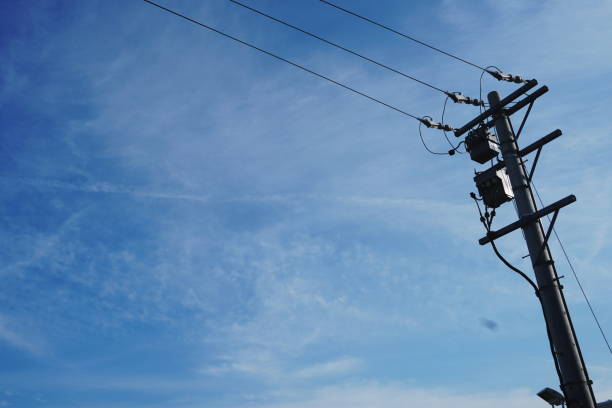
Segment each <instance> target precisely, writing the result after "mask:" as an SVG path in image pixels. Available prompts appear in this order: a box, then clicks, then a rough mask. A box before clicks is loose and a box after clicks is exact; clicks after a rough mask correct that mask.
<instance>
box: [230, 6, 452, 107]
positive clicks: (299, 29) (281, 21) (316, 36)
mask: <svg viewBox="0 0 612 408" xmlns="http://www.w3.org/2000/svg"><path fill="white" fill-rule="evenodd" d="M228 1H230V2H232V3H234V4H236V5H238V6H240V7H243V8H245V9H247V10H250V11H252V12H254V13H257V14H259V15H262V16H264V17H266V18H269V19H270V20H273V21H276V22H277V23H280V24H283V25H285V26H287V27H289V28H292V29H294V30H296V31H299V32H301V33H303V34H306V35H308V36H310V37H312V38H316V39H317V40H319V41H322V42H324V43H326V44H329V45H331V46H333V47H336V48H338V49H341V50H342V51H345V52H348V53H349V54H352V55H355V56H357V57H359V58H362V59H364V60H366V61H368V62H371V63H373V64H376V65H378V66H379V67H382V68H385V69H387V70H389V71H392V72H395V73H396V74H399V75H401V76H403V77H405V78H408V79H411V80H413V81H415V82H418V83H420V84H421V85H425V86H427V87H429V88H431V89H434V90H436V91H438V92H442V93H443V94H445V95H446V94H448V92H447V91H444V90H443V89H441V88H438V87H437V86H435V85H432V84H429V83H427V82H425V81H422V80H420V79H417V78H415V77H413V76H411V75H408V74H406V73H404V72H402V71H400V70H398V69H395V68H392V67H390V66H388V65H385V64H383V63H382V62H379V61H376V60H374V59H372V58H369V57H366V56H365V55H362V54H359V53H358V52H355V51H353V50H350V49H348V48H346V47H344V46H342V45H340V44H337V43H335V42H332V41H329V40H327V39H325V38H323V37H321V36H319V35H317V34H313V33H311V32H309V31H306V30H304V29H302V28H300V27H297V26H295V25H293V24H290V23H288V22H286V21H283V20H281V19H279V18H276V17H274V16H271V15H269V14H266V13H264V12H263V11H260V10H257V9H256V8H253V7H251V6H248V5H246V4H243V3H241V2H239V1H236V0H228Z"/></svg>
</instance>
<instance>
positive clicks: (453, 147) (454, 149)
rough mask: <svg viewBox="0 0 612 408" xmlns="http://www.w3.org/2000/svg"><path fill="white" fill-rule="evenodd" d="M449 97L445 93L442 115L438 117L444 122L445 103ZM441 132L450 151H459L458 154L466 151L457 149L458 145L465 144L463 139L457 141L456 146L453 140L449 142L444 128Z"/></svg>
mask: <svg viewBox="0 0 612 408" xmlns="http://www.w3.org/2000/svg"><path fill="white" fill-rule="evenodd" d="M449 98H450V96H448V95H447V96H446V98H445V99H444V106H443V107H442V116H441V118H440V121H441V122H442V123H444V115H445V114H446V104H447V103H448V100H449ZM442 132H443V133H444V138H445V139H446V141H447V142H448V144H449V145H450V147H452V151H454V152H456V153H459V154H465V153H466V152H462V151H461V150H459V147H461V145H462V144H465V140H462V141H460V142H459V143H457V146H455V145H454V144H453V142H451V141H450V139H449V138H448V134H447V133H446V130H442ZM464 147H465V146H464Z"/></svg>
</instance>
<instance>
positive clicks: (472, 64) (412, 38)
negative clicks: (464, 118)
mask: <svg viewBox="0 0 612 408" xmlns="http://www.w3.org/2000/svg"><path fill="white" fill-rule="evenodd" d="M319 1H320V2H321V3H325V4H327V5H329V6H332V7H334V8H336V9H338V10H340V11H343V12H345V13H347V14H350V15H352V16H354V17H357V18H359V19H361V20H364V21H367V22H368V23H371V24H374V25H377V26H378V27H380V28H384V29H385V30H387V31H391V32H392V33H395V34H397V35H399V36H401V37H404V38H407V39H408V40H410V41H414V42H415V43H417V44H421V45H423V46H425V47H427V48H430V49H432V50H434V51H437V52H439V53H441V54H444V55H446V56H448V57H451V58H454V59H456V60H457V61H461V62H463V63H465V64H468V65H471V66H473V67H474V68H478V69H480V70H482V71H486V68H483V67H481V66H480V65H477V64H474V63H473V62H470V61H467V60H465V59H463V58H461V57H458V56H456V55H453V54H451V53H450V52H446V51H444V50H441V49H439V48H437V47H434V46H433V45H430V44H427V43H425V42H423V41H421V40H417V39H416V38H414V37H411V36H409V35H408V34H404V33H402V32H400V31H397V30H395V29H393V28H391V27H389V26H386V25H384V24H382V23H379V22H377V21H374V20H372V19H370V18H367V17H364V16H362V15H360V14H357V13H355V12H353V11H351V10H347V9H345V8H344V7H340V6H339V5H337V4H334V3H332V2H330V1H327V0H319Z"/></svg>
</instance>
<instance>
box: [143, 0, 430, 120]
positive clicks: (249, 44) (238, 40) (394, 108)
mask: <svg viewBox="0 0 612 408" xmlns="http://www.w3.org/2000/svg"><path fill="white" fill-rule="evenodd" d="M143 1H144V2H146V3H149V4H150V5H152V6H155V7H157V8H159V9H161V10H164V11H166V12H168V13H170V14H174V15H175V16H177V17H180V18H182V19H184V20H186V21H189V22H191V23H194V24H196V25H198V26H200V27H203V28H206V29H207V30H210V31H213V32H215V33H217V34H219V35H221V36H224V37H226V38H229V39H231V40H234V41H236V42H238V43H240V44H242V45H245V46H247V47H249V48H252V49H254V50H257V51H259V52H262V53H264V54H266V55H269V56H271V57H273V58H276V59H278V60H280V61H283V62H285V63H287V64H289V65H292V66H294V67H296V68H299V69H301V70H303V71H306V72H308V73H309V74H312V75H315V76H317V77H319V78H321V79H324V80H326V81H329V82H331V83H333V84H335V85H338V86H340V87H342V88H344V89H346V90H348V91H351V92H353V93H356V94H357V95H361V96H363V97H365V98H368V99H369V100H371V101H373V102H376V103H378V104H380V105H383V106H385V107H387V108H389V109H392V110H394V111H396V112H399V113H401V114H403V115H406V116H409V117H411V118H413V119H416V120H419V117H418V116H416V115H413V114H411V113H408V112H406V111H403V110H401V109H399V108H397V107H395V106H393V105H390V104H388V103H386V102H383V101H381V100H380V99H376V98H374V97H372V96H370V95H368V94H366V93H364V92H361V91H358V90H356V89H354V88H351V87H350V86H348V85H345V84H343V83H341V82H338V81H336V80H334V79H331V78H329V77H327V76H325V75H322V74H319V73H318V72H315V71H313V70H311V69H308V68H306V67H304V66H302V65H299V64H297V63H295V62H293V61H290V60H288V59H286V58H283V57H281V56H279V55H276V54H274V53H272V52H270V51H266V50H264V49H263V48H259V47H257V46H255V45H253V44H251V43H248V42H246V41H243V40H241V39H239V38H237V37H234V36H232V35H230V34H226V33H224V32H223V31H221V30H218V29H216V28H214V27H211V26H209V25H206V24H204V23H202V22H200V21H197V20H194V19H192V18H190V17H187V16H185V15H183V14H180V13H178V12H176V11H174V10H171V9H169V8H167V7H164V6H162V5H159V4H157V3H155V2H153V1H151V0H143Z"/></svg>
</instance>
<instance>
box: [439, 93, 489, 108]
mask: <svg viewBox="0 0 612 408" xmlns="http://www.w3.org/2000/svg"><path fill="white" fill-rule="evenodd" d="M444 93H445V94H446V96H448V97H449V98H451V100H452V101H453V102H455V103H465V104H466V105H474V106H484V101H483V100H481V99H476V98H470V97H469V96H465V95H463V94H462V93H461V92H444Z"/></svg>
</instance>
